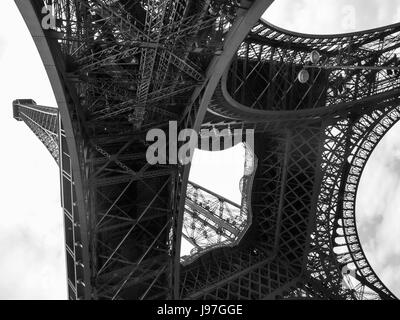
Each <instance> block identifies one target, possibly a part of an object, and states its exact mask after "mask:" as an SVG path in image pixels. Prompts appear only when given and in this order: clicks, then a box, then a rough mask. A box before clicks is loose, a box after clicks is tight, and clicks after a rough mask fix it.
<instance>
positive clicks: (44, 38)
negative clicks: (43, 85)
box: [15, 0, 91, 299]
mask: <svg viewBox="0 0 400 320" xmlns="http://www.w3.org/2000/svg"><path fill="white" fill-rule="evenodd" d="M15 3H16V5H17V7H18V9H19V11H20V13H21V15H22V16H23V18H24V20H25V23H26V25H27V27H28V29H29V32H30V33H31V35H32V38H33V40H34V42H35V45H36V47H37V49H38V52H39V54H40V57H41V59H42V62H43V64H44V66H45V69H46V72H47V75H48V77H49V80H50V83H51V86H52V88H53V92H54V95H55V98H56V101H57V105H58V110H59V113H60V115H61V118H62V124H63V130H64V131H65V135H66V142H67V145H68V150H69V154H70V159H71V165H72V172H73V185H74V188H75V190H76V192H75V196H76V200H77V201H76V206H77V209H78V214H79V230H80V232H79V233H80V238H81V244H88V243H89V242H88V240H87V239H88V229H87V217H86V209H85V208H86V205H85V199H84V196H85V193H84V176H83V174H82V172H83V170H82V169H83V164H82V163H80V162H79V154H82V153H83V145H82V144H81V143H80V142H79V141H80V137H81V135H82V132H81V131H80V128H77V127H76V126H74V124H73V122H72V119H71V112H72V110H73V108H74V105H75V104H76V101H77V100H76V97H75V95H74V93H73V92H74V91H73V90H69V88H68V86H66V83H68V82H67V81H66V80H65V74H64V70H65V61H64V60H63V58H62V54H61V52H60V48H59V45H58V43H57V39H55V38H52V37H50V36H49V35H48V34H46V32H47V31H45V30H43V28H42V26H41V18H40V12H41V9H42V8H41V5H40V2H37V1H36V2H35V1H33V0H29V1H27V0H15ZM82 251H83V254H82V261H81V262H80V263H81V264H82V265H83V266H84V272H83V281H82V282H81V286H82V287H83V288H82V289H83V292H84V298H85V299H90V293H91V282H90V270H89V266H90V262H89V261H90V259H89V251H88V247H87V246H85V245H84V246H83V248H82ZM74 262H75V261H74Z"/></svg>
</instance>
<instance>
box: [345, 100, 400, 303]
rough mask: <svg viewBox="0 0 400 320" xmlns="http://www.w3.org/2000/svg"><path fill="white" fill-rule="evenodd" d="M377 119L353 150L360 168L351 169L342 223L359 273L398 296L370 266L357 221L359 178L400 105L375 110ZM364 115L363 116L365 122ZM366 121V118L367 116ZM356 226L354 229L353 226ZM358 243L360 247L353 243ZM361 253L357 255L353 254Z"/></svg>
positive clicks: (354, 163)
mask: <svg viewBox="0 0 400 320" xmlns="http://www.w3.org/2000/svg"><path fill="white" fill-rule="evenodd" d="M371 118H373V119H374V123H373V125H371V126H370V127H369V128H368V130H366V132H365V133H364V135H363V136H362V138H361V139H360V140H359V142H358V143H357V145H356V146H355V147H354V149H353V150H352V156H351V157H350V159H349V160H348V161H349V164H350V165H351V166H352V167H356V168H357V169H358V170H352V171H351V172H350V174H349V175H348V176H347V178H346V186H345V191H346V196H345V198H344V200H343V204H344V207H346V208H349V209H346V213H345V215H344V217H343V218H344V219H345V220H344V221H346V222H347V223H343V230H344V237H345V240H346V243H347V244H348V247H349V248H350V251H351V256H352V259H353V263H354V264H355V265H356V267H357V270H358V272H360V275H361V276H362V277H363V278H365V279H367V281H368V282H370V283H371V284H372V285H373V286H375V287H377V288H378V289H379V290H381V291H383V292H384V293H386V294H387V295H388V296H389V297H393V298H394V297H395V296H394V294H393V293H392V292H391V291H390V290H389V289H388V288H387V287H386V286H385V285H384V284H383V283H382V282H381V280H380V279H379V277H378V276H377V275H376V273H375V272H374V270H373V268H372V267H371V266H370V263H369V262H368V259H367V257H366V255H365V253H364V250H363V249H362V245H361V241H360V238H359V235H358V231H357V222H356V212H355V211H356V210H355V208H356V199H357V191H358V186H359V183H360V178H361V175H362V173H363V172H364V169H365V166H366V164H367V162H368V159H369V158H370V156H371V154H372V152H373V151H374V150H375V148H376V146H377V145H378V144H379V142H380V141H381V140H382V138H383V137H384V136H385V134H386V133H387V132H388V131H389V130H390V129H391V128H392V127H393V126H394V125H395V124H396V123H397V122H398V121H399V120H400V106H393V107H388V108H386V109H385V110H384V111H376V112H373V113H372V114H371ZM362 120H363V118H361V119H360V121H362ZM364 120H365V119H364ZM352 226H354V228H352ZM354 243H357V244H358V246H354ZM357 255H358V258H357V259H355V258H354V257H355V256H357Z"/></svg>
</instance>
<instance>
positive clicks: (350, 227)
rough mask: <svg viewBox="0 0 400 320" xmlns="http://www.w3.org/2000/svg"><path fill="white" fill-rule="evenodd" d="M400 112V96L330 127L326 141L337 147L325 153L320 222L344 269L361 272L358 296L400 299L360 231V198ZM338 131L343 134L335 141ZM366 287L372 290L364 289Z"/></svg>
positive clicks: (322, 240)
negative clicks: (371, 162) (373, 262)
mask: <svg viewBox="0 0 400 320" xmlns="http://www.w3.org/2000/svg"><path fill="white" fill-rule="evenodd" d="M399 110H400V109H399V106H398V100H395V101H392V105H390V106H388V105H385V106H384V107H383V108H380V109H376V110H374V111H372V112H369V113H366V114H364V115H363V116H361V117H359V118H358V120H356V121H355V122H351V121H340V122H338V123H336V124H335V125H334V126H328V127H327V129H326V132H327V140H326V141H325V144H326V146H327V145H329V144H331V146H330V147H326V148H325V151H324V154H325V157H324V158H325V161H324V162H323V163H322V166H323V168H324V172H325V174H324V178H323V179H324V181H325V182H326V183H325V184H324V185H323V188H322V189H321V192H320V195H319V200H318V208H319V213H318V215H319V216H321V219H319V220H317V224H319V225H320V227H322V228H326V230H329V234H330V240H329V243H330V247H331V248H333V249H332V252H334V255H335V257H336V258H335V260H337V265H336V268H337V269H338V271H340V270H342V269H343V268H344V267H347V268H348V270H354V269H355V270H356V274H355V279H356V280H357V281H358V282H359V288H358V289H359V292H357V290H356V292H355V294H358V295H359V298H363V297H364V295H368V294H372V295H373V296H375V297H378V298H380V299H394V298H395V296H394V295H393V294H392V293H391V292H390V290H389V289H388V288H387V287H386V286H385V285H384V284H383V283H382V281H381V280H380V279H379V277H378V276H377V275H376V274H375V272H374V270H373V268H372V267H371V266H370V264H369V262H368V260H367V258H366V256H365V254H364V251H363V249H362V245H361V242H360V239H359V237H358V232H357V226H356V211H355V208H356V207H355V201H356V194H357V190H358V184H359V180H360V177H361V175H362V172H363V170H364V168H365V165H366V163H367V160H368V159H369V156H370V155H371V153H372V152H373V150H374V149H375V147H376V145H377V144H378V143H379V141H380V140H381V139H382V137H383V136H384V135H385V134H386V133H387V132H388V130H390V128H391V127H392V126H393V125H394V124H395V123H397V121H398V120H400V112H399ZM333 131H336V133H333ZM334 135H336V136H337V137H336V138H335V139H331V137H332V136H334ZM332 144H335V145H332ZM333 149H334V150H337V151H336V153H335V152H332V151H330V150H333ZM328 181H329V183H328ZM317 228H318V227H317ZM317 238H318V237H317ZM317 241H320V242H321V243H325V242H326V241H327V239H323V236H322V237H319V239H318V240H317ZM336 249H338V250H336ZM362 288H364V289H365V288H367V290H366V291H365V292H364V289H362Z"/></svg>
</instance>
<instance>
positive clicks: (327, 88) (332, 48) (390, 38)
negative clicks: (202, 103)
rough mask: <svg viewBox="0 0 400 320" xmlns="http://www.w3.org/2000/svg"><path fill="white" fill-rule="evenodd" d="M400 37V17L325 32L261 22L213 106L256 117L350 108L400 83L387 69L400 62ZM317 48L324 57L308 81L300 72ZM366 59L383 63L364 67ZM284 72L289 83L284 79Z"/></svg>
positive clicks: (219, 111) (221, 112)
mask: <svg viewBox="0 0 400 320" xmlns="http://www.w3.org/2000/svg"><path fill="white" fill-rule="evenodd" d="M255 35H257V37H255ZM399 40H400V23H397V24H393V25H389V26H384V27H380V28H375V29H371V30H366V31H360V32H355V33H346V34H337V35H328V36H324V35H306V34H298V33H292V32H290V31H287V30H283V29H280V28H278V27H275V26H273V25H270V24H268V23H265V22H259V24H258V25H256V26H255V27H253V28H252V31H251V32H250V33H249V35H248V37H247V38H246V39H245V40H244V42H243V43H242V44H241V46H240V48H239V50H238V53H237V59H236V60H235V59H234V60H232V63H231V65H230V67H229V68H228V69H227V70H225V73H224V75H223V77H222V80H221V83H220V86H219V87H218V90H217V94H216V95H215V97H214V98H215V102H216V103H215V104H213V105H212V106H210V108H209V110H210V112H212V113H213V114H215V115H218V116H221V117H223V118H227V119H245V120H246V121H253V122H265V121H277V120H280V121H282V120H287V121H293V120H296V119H299V118H301V119H302V120H306V119H311V120H312V119H314V118H318V117H321V116H325V115H327V114H330V113H338V112H341V111H343V110H345V109H346V110H348V109H349V108H351V106H350V105H354V104H356V103H359V102H361V101H363V100H365V99H368V98H369V97H372V96H379V97H386V96H388V95H390V94H391V93H392V91H393V90H394V89H395V88H398V87H399V86H400V83H399V81H398V76H397V72H387V71H386V69H384V67H385V66H392V65H397V63H398V60H397V58H396V53H400V51H399V47H400V41H399ZM263 41H264V42H263ZM349 49H351V50H349ZM312 50H318V51H319V52H320V53H321V55H322V58H321V62H320V63H319V64H316V65H315V66H314V68H312V69H311V71H310V80H309V81H308V83H307V84H301V83H300V82H299V81H298V79H297V76H296V74H297V72H299V71H300V70H301V68H303V67H304V65H309V62H308V59H309V57H308V55H309V52H311V51H312ZM338 64H339V66H338V67H337V68H336V69H335V68H333V67H335V66H337V65H338ZM363 65H367V66H370V65H373V66H381V67H382V68H381V69H379V70H372V69H368V68H365V69H360V66H363ZM331 67H332V68H331ZM352 67H357V68H359V69H351V68H352ZM348 68H350V69H348ZM231 69H232V70H233V73H232V75H230V70H231ZM236 69H238V70H240V71H239V77H238V76H237V75H236V71H235V70H236ZM242 69H243V70H242ZM345 70H346V71H345ZM282 77H283V78H285V79H286V82H287V83H286V82H285V81H283V82H282V81H281V80H279V79H280V78H282ZM247 83H250V84H247ZM254 85H256V86H257V88H256V89H254V88H252V86H254ZM238 96H239V97H238ZM240 96H241V98H240ZM244 97H246V98H244ZM242 100H243V101H242Z"/></svg>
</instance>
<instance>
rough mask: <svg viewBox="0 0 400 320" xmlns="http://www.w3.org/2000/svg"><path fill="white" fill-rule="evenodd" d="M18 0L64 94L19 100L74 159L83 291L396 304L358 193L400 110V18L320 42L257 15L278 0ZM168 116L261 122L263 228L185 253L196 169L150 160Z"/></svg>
mask: <svg viewBox="0 0 400 320" xmlns="http://www.w3.org/2000/svg"><path fill="white" fill-rule="evenodd" d="M15 2H16V4H17V6H18V8H19V10H20V12H21V14H22V16H23V17H24V19H25V21H26V24H27V26H28V28H29V30H30V32H31V34H32V37H33V39H34V41H35V43H36V45H37V48H38V50H39V53H40V55H41V57H42V60H43V63H44V65H45V66H46V70H47V73H48V76H49V78H50V81H51V84H52V86H53V90H54V93H55V96H56V99H57V103H58V112H59V116H58V115H57V114H58V113H57V112H56V111H54V109H51V108H50V109H49V108H47V107H39V106H35V105H34V104H33V102H32V101H30V100H18V101H15V103H14V116H15V117H16V119H18V120H24V121H25V122H26V123H27V124H28V125H29V126H30V128H31V129H32V130H33V131H34V132H35V133H36V134H37V135H38V136H39V138H40V139H41V140H42V141H43V142H44V144H45V145H46V147H47V148H48V149H49V150H50V151H51V152H52V155H53V157H55V158H56V160H57V161H58V162H59V165H60V172H61V181H62V183H61V186H62V187H61V190H62V199H63V202H62V204H63V208H64V215H65V229H66V242H67V243H66V248H67V264H68V287H69V297H70V299H156V298H159V299H160V298H163V299H280V298H289V299H394V298H395V297H394V295H393V294H392V293H391V292H390V291H389V290H388V289H387V288H386V287H385V285H384V284H383V283H382V282H381V281H380V279H379V278H378V277H377V275H376V274H375V273H374V271H373V269H372V268H371V266H370V265H369V263H368V261H367V259H366V257H365V255H364V252H363V250H362V247H361V244H360V241H359V237H358V234H357V228H356V218H355V201H356V194H357V187H358V183H359V179H360V176H361V174H362V172H363V169H364V167H365V163H366V161H367V160H368V158H369V156H370V154H371V152H372V151H373V150H374V148H375V146H376V145H377V143H378V142H379V141H380V139H381V138H382V137H383V136H384V135H385V133H386V132H387V131H388V130H389V129H390V128H391V127H392V126H393V125H394V124H395V123H396V122H397V121H398V119H399V117H400V109H399V108H400V107H399V103H398V102H399V101H398V100H399V94H400V90H399V77H398V75H399V72H398V71H397V70H398V69H388V68H391V67H393V68H396V67H397V66H398V65H399V60H398V58H397V56H398V55H399V52H398V51H399V49H398V48H399V46H400V41H399V40H400V25H399V24H395V25H391V26H385V27H382V28H378V29H374V30H368V31H363V32H356V33H350V34H340V35H330V36H317V35H305V34H298V33H293V32H289V31H286V30H282V29H279V28H277V27H275V26H273V25H271V24H269V23H267V22H265V21H262V20H260V16H261V14H262V13H263V12H264V11H265V10H266V9H267V8H268V6H269V5H270V4H271V3H272V2H273V1H272V0H271V1H267V0H254V1H246V0H243V1H233V0H232V1H217V0H201V1H199V0H168V1H158V0H140V1H122V0H120V1H111V0H90V1H89V0H54V1H53V2H52V6H53V8H54V14H55V24H54V26H53V27H52V28H50V29H46V28H43V26H42V24H41V22H42V19H43V16H44V14H42V7H43V5H44V2H43V1H39V0H38V1H36V0H15ZM314 50H317V51H318V52H319V53H320V54H321V59H320V61H319V62H318V63H317V64H315V65H313V66H310V63H309V60H308V59H309V55H310V53H311V52H313V51H314ZM305 67H309V69H308V70H309V76H310V77H309V79H308V81H307V82H306V83H302V82H300V81H299V80H298V77H297V75H298V73H299V71H301V70H302V69H303V68H305ZM51 110H52V111H51ZM56 119H58V120H56ZM169 121H177V122H178V124H179V128H192V129H194V130H196V131H200V129H202V128H210V127H214V128H217V129H224V128H231V129H233V128H242V129H243V128H251V129H254V130H255V145H254V153H255V156H256V157H257V159H258V165H257V169H256V171H255V174H254V177H252V179H251V183H249V185H251V192H250V193H249V194H247V193H243V194H246V195H247V196H246V197H247V198H246V203H247V204H248V206H247V208H248V209H249V208H251V211H252V213H251V215H248V217H251V224H249V225H248V228H247V231H246V232H245V234H244V235H243V236H242V237H240V239H239V241H237V243H235V245H233V246H227V247H224V246H220V247H218V248H214V249H213V250H209V251H207V252H203V254H201V255H199V256H197V257H196V259H193V261H190V262H189V263H186V264H181V255H180V248H181V239H182V233H184V231H183V230H184V226H185V223H186V222H187V221H188V220H187V219H186V220H185V219H184V214H185V204H186V212H188V210H189V209H190V208H188V205H187V204H188V201H187V199H190V198H191V195H193V193H192V191H191V190H192V188H193V184H190V183H189V181H188V177H189V170H190V165H186V166H181V165H179V164H177V163H173V161H171V163H170V162H168V163H170V164H167V165H161V164H158V165H149V164H148V163H147V161H146V158H145V154H146V149H147V142H146V141H145V137H146V132H147V130H149V129H151V128H167V127H168V123H169ZM55 124H58V126H55ZM56 128H58V129H56ZM53 129H54V130H53ZM56 145H58V150H59V151H58V157H57V152H55V150H56ZM202 192H203V193H207V191H206V190H204V189H203V191H202ZM186 195H187V196H186ZM216 198H217V199H220V200H221V199H222V197H219V196H218V195H217V196H216ZM201 203H202V204H204V202H201ZM242 203H243V201H242ZM250 204H251V205H250ZM192 207H193V206H192ZM202 207H203V206H202ZM242 208H243V207H242ZM198 209H199V208H198ZM203 209H204V208H203ZM199 210H200V209H199ZM210 212H213V211H212V210H210V211H207V214H210ZM205 214H206V213H204V214H203V220H205V219H204V215H205ZM217 218H218V216H217V215H216V214H215V211H214V215H213V219H214V221H216V219H217ZM219 218H220V217H219ZM219 225H222V221H219ZM225 226H226V228H225V231H224V230H222V233H223V232H225V233H226V234H227V235H228V232H227V231H226V230H228V228H230V229H231V230H232V231H233V229H232V227H234V226H235V225H234V224H231V225H225ZM214 229H215V228H214ZM186 236H187V234H186Z"/></svg>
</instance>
